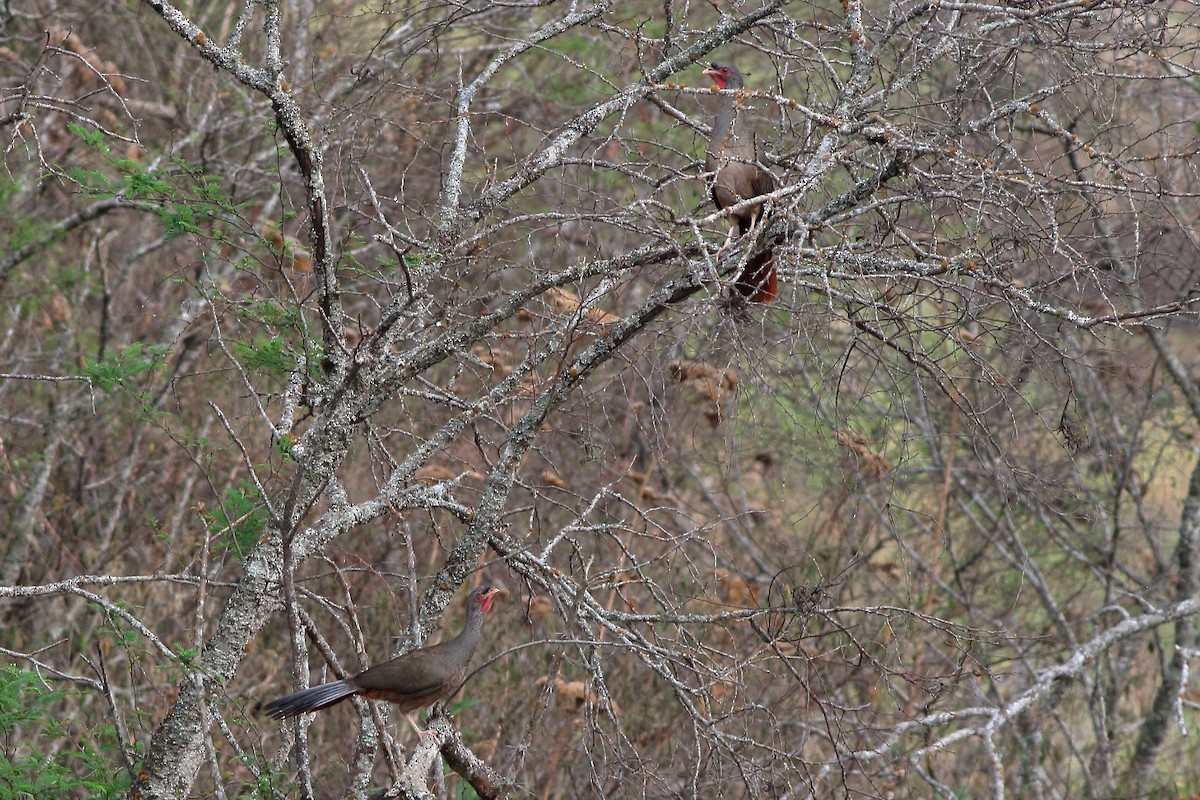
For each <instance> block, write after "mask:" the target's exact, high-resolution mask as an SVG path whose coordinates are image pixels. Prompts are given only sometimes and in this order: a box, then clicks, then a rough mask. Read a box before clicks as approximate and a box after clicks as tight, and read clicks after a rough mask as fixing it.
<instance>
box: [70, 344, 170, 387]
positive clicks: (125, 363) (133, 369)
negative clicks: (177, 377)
mask: <svg viewBox="0 0 1200 800" xmlns="http://www.w3.org/2000/svg"><path fill="white" fill-rule="evenodd" d="M169 352H170V351H169V349H168V348H166V347H161V346H147V345H145V344H142V343H141V342H134V343H133V344H131V345H129V346H128V347H125V348H124V349H123V350H121V351H120V352H119V353H117V354H115V355H112V354H109V355H108V356H106V357H105V358H103V359H102V360H99V361H97V360H95V359H91V358H89V359H88V360H87V365H86V366H85V367H84V369H83V374H84V376H86V377H88V378H91V380H92V381H93V382H94V383H95V384H96V385H97V386H99V387H100V388H101V389H102V390H104V391H105V392H112V390H113V389H115V388H117V387H118V386H125V385H127V384H128V382H129V381H130V379H132V378H136V377H137V376H138V375H142V374H145V373H147V372H151V371H157V370H160V369H162V367H163V365H164V364H165V363H166V357H167V355H168V353H169Z"/></svg>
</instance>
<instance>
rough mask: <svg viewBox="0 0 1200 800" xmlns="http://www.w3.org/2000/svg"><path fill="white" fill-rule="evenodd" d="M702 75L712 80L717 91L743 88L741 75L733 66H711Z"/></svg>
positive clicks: (743, 83)
mask: <svg viewBox="0 0 1200 800" xmlns="http://www.w3.org/2000/svg"><path fill="white" fill-rule="evenodd" d="M704 74H705V75H707V76H708V77H710V78H712V79H713V81H714V82H715V83H716V84H717V88H718V89H741V88H742V87H744V86H745V82H744V81H743V80H742V73H740V72H738V68H737V67H735V66H734V65H733V64H711V65H710V66H709V68H708V69H706V70H704Z"/></svg>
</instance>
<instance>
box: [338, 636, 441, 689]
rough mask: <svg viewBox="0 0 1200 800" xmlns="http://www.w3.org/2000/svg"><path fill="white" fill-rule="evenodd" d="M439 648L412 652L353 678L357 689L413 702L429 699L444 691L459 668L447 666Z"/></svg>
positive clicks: (439, 646)
mask: <svg viewBox="0 0 1200 800" xmlns="http://www.w3.org/2000/svg"><path fill="white" fill-rule="evenodd" d="M443 650H444V648H442V646H441V645H440V644H437V645H434V646H433V647H427V648H422V649H420V650H413V651H412V652H410V653H405V654H404V655H402V656H399V657H397V658H393V659H392V660H391V661H385V662H383V663H382V664H377V665H376V666H374V667H371V668H370V669H368V670H365V671H363V672H360V673H359V674H357V675H355V676H354V685H355V686H357V687H358V688H359V689H361V690H363V691H364V692H371V691H387V692H399V693H401V694H404V695H406V696H408V697H410V698H413V699H417V698H421V697H427V696H429V695H434V694H437V693H438V692H440V691H444V690H445V689H446V688H447V686H446V684H447V682H448V681H450V680H451V679H453V678H454V677H455V676H454V673H456V672H457V665H453V664H448V663H447V659H446V656H448V655H449V653H445V652H443Z"/></svg>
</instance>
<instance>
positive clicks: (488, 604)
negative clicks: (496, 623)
mask: <svg viewBox="0 0 1200 800" xmlns="http://www.w3.org/2000/svg"><path fill="white" fill-rule="evenodd" d="M498 594H500V590H499V589H496V588H494V587H493V588H491V589H489V590H488V591H487V593H486V594H484V596H483V611H484V613H485V614H486V613H487V612H488V611H491V610H492V598H493V597H495V596H496V595H498Z"/></svg>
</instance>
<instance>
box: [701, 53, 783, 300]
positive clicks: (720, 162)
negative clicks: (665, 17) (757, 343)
mask: <svg viewBox="0 0 1200 800" xmlns="http://www.w3.org/2000/svg"><path fill="white" fill-rule="evenodd" d="M704 74H705V75H707V76H709V77H710V78H712V79H713V81H714V82H716V84H717V88H718V89H742V88H744V87H745V85H746V84H745V81H744V80H743V78H742V73H741V72H739V71H738V68H737V67H735V66H733V65H732V64H713V65H712V66H710V67H709V68H708V69H706V70H704ZM739 100H740V98H739V97H738V96H737V95H736V94H732V93H731V94H723V95H721V102H720V105H718V106H717V117H716V120H715V121H714V122H713V128H712V139H711V140H709V143H708V152H707V153H705V155H704V168H705V169H706V170H707V171H708V172H710V173H713V179H712V198H713V203H715V204H716V206H717V208H718V209H725V208H729V207H730V206H735V205H737V204H738V203H741V202H742V201H744V200H749V199H751V198H753V197H759V196H760V195H764V194H769V193H770V192H773V191H775V179H774V178H773V177H772V176H771V173H769V172H767V171H766V170H765V169H763V168H762V167H760V166H759V165H758V144H757V142H756V141H755V138H754V133H753V132H752V131H749V130H747V129H746V127H745V126H744V125H743V124H742V122H741V120H740V119H739V117H738V110H739V109H738V102H739ZM762 215H763V206H762V203H755V204H753V205H750V206H747V207H745V208H742V209H741V210H739V211H736V212H734V213H733V214H731V216H730V220H729V235H728V236H726V237H725V244H723V245H721V250H724V249H725V248H726V247H728V246H729V243H730V242H731V241H732V240H733V234H734V231H737V232H738V234H739V235H745V234H746V233H749V232H750V231H751V230H753V229H754V227H755V226H756V225H757V224H758V223H760V222H762ZM733 286H734V288H735V289H736V290H737V292H738V294H740V295H741V296H742V297H745V298H746V299H747V300H749V301H750V302H751V303H769V302H771V301H772V300H774V299H775V297H776V295H777V294H778V286H777V280H776V277H775V256H774V254H773V253H772V252H771V248H770V247H768V248H767V249H766V250H764V251H763V252H761V253H759V254H758V255H756V256H754V257H753V258H751V259H750V261H749V262H747V264H746V266H745V268H743V269H742V272H741V274H740V275H738V276H737V278H736V279H734V282H733Z"/></svg>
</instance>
